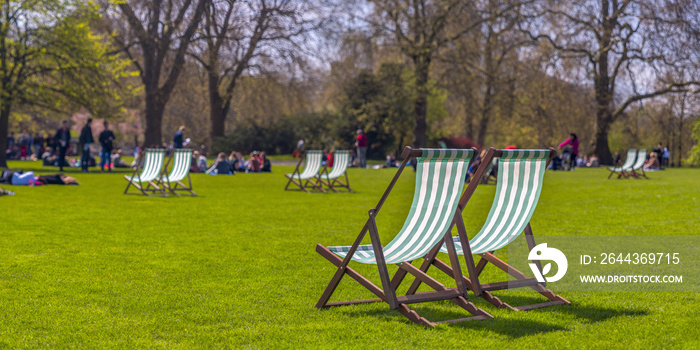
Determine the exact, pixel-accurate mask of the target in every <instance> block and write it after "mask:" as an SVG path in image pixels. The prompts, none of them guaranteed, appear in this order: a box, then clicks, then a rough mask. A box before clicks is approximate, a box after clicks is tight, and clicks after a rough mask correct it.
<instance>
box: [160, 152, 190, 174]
mask: <svg viewBox="0 0 700 350" xmlns="http://www.w3.org/2000/svg"><path fill="white" fill-rule="evenodd" d="M191 162H192V150H191V149H186V148H183V149H175V150H173V168H172V170H170V174H168V176H163V177H161V181H163V182H177V181H182V180H184V179H185V178H186V177H187V175H188V174H189V173H190V163H191Z"/></svg>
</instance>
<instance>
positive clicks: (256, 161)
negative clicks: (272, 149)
mask: <svg viewBox="0 0 700 350" xmlns="http://www.w3.org/2000/svg"><path fill="white" fill-rule="evenodd" d="M261 168H262V162H261V161H260V157H259V156H258V151H253V153H251V154H250V159H248V165H247V169H246V172H254V173H259V172H260V169H261Z"/></svg>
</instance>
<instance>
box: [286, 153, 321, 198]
mask: <svg viewBox="0 0 700 350" xmlns="http://www.w3.org/2000/svg"><path fill="white" fill-rule="evenodd" d="M321 157H323V152H321V151H306V165H305V166H304V171H303V172H301V171H300V170H299V167H301V162H302V161H303V158H302V159H299V163H298V164H297V167H296V169H294V172H293V173H291V174H284V176H286V177H287V178H288V179H289V181H288V182H287V186H286V187H285V188H284V190H285V191H286V190H288V189H289V185H290V184H292V183H293V184H295V185H297V186H299V189H301V190H304V191H306V192H310V191H309V189H308V188H309V187H311V189H319V190H321V192H324V193H325V192H326V190H324V189H323V187H321V182H320V180H319V170H320V169H321V160H322V159H321Z"/></svg>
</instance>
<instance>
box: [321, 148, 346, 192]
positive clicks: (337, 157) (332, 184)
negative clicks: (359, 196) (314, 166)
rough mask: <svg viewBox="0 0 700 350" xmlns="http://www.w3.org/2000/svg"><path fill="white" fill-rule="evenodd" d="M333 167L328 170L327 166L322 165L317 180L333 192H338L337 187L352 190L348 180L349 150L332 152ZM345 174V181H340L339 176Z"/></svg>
mask: <svg viewBox="0 0 700 350" xmlns="http://www.w3.org/2000/svg"><path fill="white" fill-rule="evenodd" d="M333 157H334V160H333V169H331V171H330V172H329V171H328V166H323V169H321V173H320V174H319V177H318V180H319V181H320V182H321V184H322V185H326V186H328V188H330V189H331V190H333V192H338V190H337V188H346V189H347V190H348V192H354V191H353V190H352V189H351V188H350V180H348V173H347V169H348V164H349V163H350V151H335V152H334V153H333ZM343 175H345V183H343V182H342V181H340V178H341V177H342V176H343Z"/></svg>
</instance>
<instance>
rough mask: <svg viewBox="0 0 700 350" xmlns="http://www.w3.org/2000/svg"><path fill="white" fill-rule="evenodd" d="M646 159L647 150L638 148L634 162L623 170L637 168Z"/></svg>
mask: <svg viewBox="0 0 700 350" xmlns="http://www.w3.org/2000/svg"><path fill="white" fill-rule="evenodd" d="M646 161H647V150H645V149H640V150H639V153H637V160H636V161H635V162H634V164H633V165H632V166H631V167H630V168H629V169H625V170H639V169H642V168H643V167H644V163H646Z"/></svg>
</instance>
